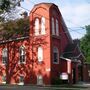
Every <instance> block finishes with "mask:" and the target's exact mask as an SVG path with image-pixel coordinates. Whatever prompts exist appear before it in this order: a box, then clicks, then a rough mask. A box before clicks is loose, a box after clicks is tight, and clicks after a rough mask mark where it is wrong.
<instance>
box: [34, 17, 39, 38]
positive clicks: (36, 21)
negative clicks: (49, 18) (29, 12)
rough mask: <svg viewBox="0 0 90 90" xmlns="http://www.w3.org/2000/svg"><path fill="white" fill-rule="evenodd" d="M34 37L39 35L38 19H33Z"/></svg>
mask: <svg viewBox="0 0 90 90" xmlns="http://www.w3.org/2000/svg"><path fill="white" fill-rule="evenodd" d="M35 35H36V36H37V35H39V19H38V18H36V19H35Z"/></svg>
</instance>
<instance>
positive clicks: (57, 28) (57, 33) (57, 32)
mask: <svg viewBox="0 0 90 90" xmlns="http://www.w3.org/2000/svg"><path fill="white" fill-rule="evenodd" d="M56 35H57V36H59V24H58V20H57V19H56Z"/></svg>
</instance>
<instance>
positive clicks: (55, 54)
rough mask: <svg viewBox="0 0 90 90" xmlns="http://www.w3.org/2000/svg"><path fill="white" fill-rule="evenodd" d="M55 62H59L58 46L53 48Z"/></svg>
mask: <svg viewBox="0 0 90 90" xmlns="http://www.w3.org/2000/svg"><path fill="white" fill-rule="evenodd" d="M53 63H55V64H58V63H59V52H58V48H56V47H54V48H53Z"/></svg>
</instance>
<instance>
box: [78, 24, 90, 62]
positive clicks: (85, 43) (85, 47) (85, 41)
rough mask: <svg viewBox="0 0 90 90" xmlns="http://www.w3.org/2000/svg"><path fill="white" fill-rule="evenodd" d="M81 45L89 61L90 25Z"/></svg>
mask: <svg viewBox="0 0 90 90" xmlns="http://www.w3.org/2000/svg"><path fill="white" fill-rule="evenodd" d="M80 46H81V50H82V51H83V52H84V55H85V57H86V60H87V62H90V25H88V26H86V35H85V36H84V37H83V38H82V39H81V43H80Z"/></svg>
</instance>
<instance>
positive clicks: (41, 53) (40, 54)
mask: <svg viewBox="0 0 90 90" xmlns="http://www.w3.org/2000/svg"><path fill="white" fill-rule="evenodd" d="M40 58H41V60H40ZM42 61H43V47H41V46H39V47H38V62H39V63H40V62H42Z"/></svg>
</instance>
